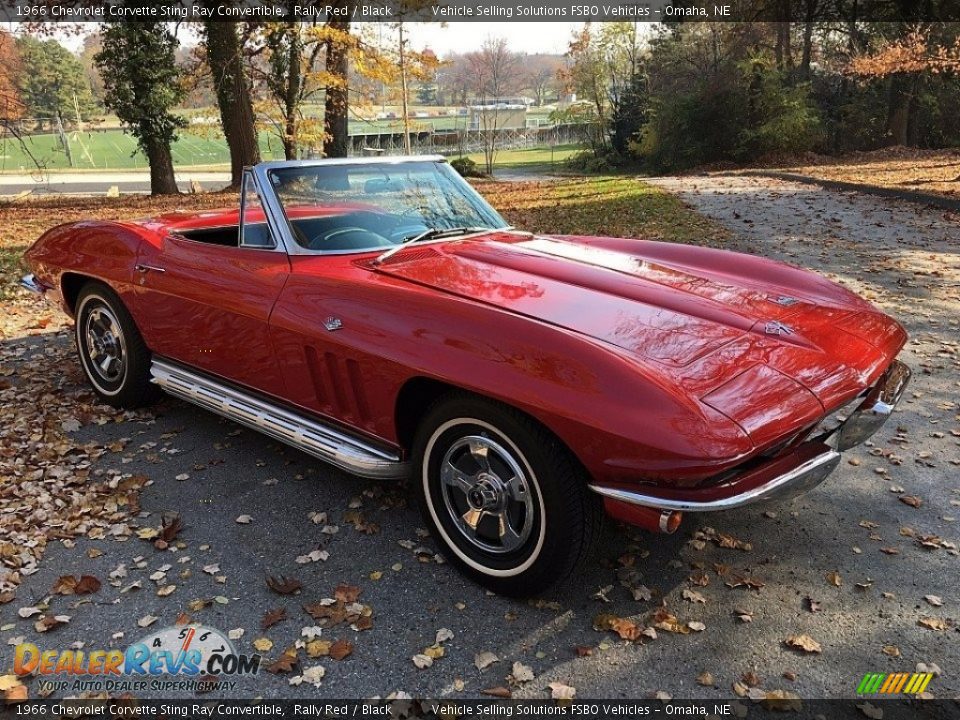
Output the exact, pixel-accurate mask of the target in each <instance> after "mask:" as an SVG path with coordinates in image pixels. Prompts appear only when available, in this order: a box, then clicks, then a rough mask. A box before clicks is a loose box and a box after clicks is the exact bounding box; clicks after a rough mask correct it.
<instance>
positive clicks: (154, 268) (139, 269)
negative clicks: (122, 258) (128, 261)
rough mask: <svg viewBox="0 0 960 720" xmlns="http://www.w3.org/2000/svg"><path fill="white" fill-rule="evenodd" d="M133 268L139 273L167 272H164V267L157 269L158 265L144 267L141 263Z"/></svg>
mask: <svg viewBox="0 0 960 720" xmlns="http://www.w3.org/2000/svg"><path fill="white" fill-rule="evenodd" d="M133 268H134V270H136V271H137V272H139V273H148V272H150V271H151V270H152V271H153V272H159V273H162V272H166V270H164V269H163V268H162V267H157V266H156V265H142V264H140V263H138V264H136V265H134V266H133Z"/></svg>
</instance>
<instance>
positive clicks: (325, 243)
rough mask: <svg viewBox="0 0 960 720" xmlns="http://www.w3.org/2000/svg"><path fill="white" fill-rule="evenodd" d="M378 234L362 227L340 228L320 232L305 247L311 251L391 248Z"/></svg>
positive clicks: (388, 242) (386, 240)
mask: <svg viewBox="0 0 960 720" xmlns="http://www.w3.org/2000/svg"><path fill="white" fill-rule="evenodd" d="M393 245H395V243H393V242H390V240H388V239H387V238H385V237H384V236H383V235H381V234H380V233H375V232H373V231H372V230H367V228H363V227H356V226H351V227H341V228H334V229H332V230H327V231H326V232H322V233H320V234H319V235H317V236H316V237H314V238H313V239H312V240H311V241H310V242H309V244H308V245H307V247H309V248H310V249H311V250H366V249H368V248H372V247H392V246H393Z"/></svg>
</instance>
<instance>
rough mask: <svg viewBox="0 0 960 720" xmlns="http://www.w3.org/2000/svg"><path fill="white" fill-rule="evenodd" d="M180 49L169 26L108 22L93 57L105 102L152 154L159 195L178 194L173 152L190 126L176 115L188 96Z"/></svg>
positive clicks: (153, 178)
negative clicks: (182, 131) (181, 80)
mask: <svg viewBox="0 0 960 720" xmlns="http://www.w3.org/2000/svg"><path fill="white" fill-rule="evenodd" d="M177 45H178V41H177V38H176V36H174V35H173V34H172V33H171V32H170V29H169V27H168V26H167V24H166V23H162V22H147V23H142V22H136V23H124V22H116V23H109V24H107V25H106V27H105V29H104V31H103V49H102V50H101V51H100V52H99V53H97V54H96V56H95V58H94V60H95V62H96V64H97V67H98V68H100V72H101V75H102V77H103V81H104V102H105V103H106V105H107V106H108V107H109V108H110V109H112V110H113V111H114V112H115V113H116V114H117V117H118V118H120V121H121V122H122V123H123V124H124V126H126V127H127V128H128V129H129V130H130V132H131V133H132V134H133V136H134V137H136V139H137V143H138V144H139V146H140V148H141V149H142V150H143V152H144V154H145V155H146V156H147V160H148V162H149V164H150V191H151V192H152V193H153V194H154V195H173V194H177V193H178V192H179V191H178V189H177V183H176V178H175V177H174V173H173V155H172V153H171V150H170V145H171V143H172V142H173V141H174V140H175V139H176V136H177V130H178V129H180V128H183V127H185V126H186V121H185V120H184V119H183V118H182V117H180V116H179V115H176V114H174V113H173V112H172V110H173V108H174V107H176V106H177V104H178V103H179V102H180V101H181V100H182V99H183V96H184V89H183V87H182V86H181V85H180V83H179V81H178V75H179V71H178V69H177V65H176V62H175V52H176V49H177Z"/></svg>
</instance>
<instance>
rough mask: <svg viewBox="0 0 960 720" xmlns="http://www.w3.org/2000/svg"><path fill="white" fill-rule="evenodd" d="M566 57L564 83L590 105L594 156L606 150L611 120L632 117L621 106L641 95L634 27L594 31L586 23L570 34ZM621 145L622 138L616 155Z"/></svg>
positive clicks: (606, 26) (619, 25)
mask: <svg viewBox="0 0 960 720" xmlns="http://www.w3.org/2000/svg"><path fill="white" fill-rule="evenodd" d="M567 56H568V58H569V59H570V67H569V69H568V70H566V71H565V77H566V80H567V83H568V84H569V85H570V86H571V87H572V88H573V89H574V90H575V91H576V92H577V93H578V94H580V95H582V97H583V99H584V100H587V101H589V102H590V103H591V104H592V105H593V107H594V110H595V114H596V125H595V131H594V132H593V133H591V138H592V142H591V144H592V145H593V148H594V151H595V152H604V151H606V150H607V149H608V148H609V143H610V132H609V131H610V126H611V123H612V122H613V120H614V116H619V117H621V118H624V119H625V118H626V117H627V116H628V115H629V116H632V115H633V114H634V113H633V111H632V109H628V108H626V107H625V105H626V104H628V103H629V102H632V101H635V100H637V99H639V98H640V97H641V95H643V94H644V93H643V92H640V91H641V88H643V87H644V86H645V83H644V81H643V80H642V79H641V78H638V75H639V74H640V72H641V69H642V60H641V46H640V42H639V39H638V34H637V28H636V25H635V24H634V23H627V22H621V23H603V24H602V25H601V26H600V27H599V28H597V29H595V28H593V27H592V26H591V25H590V24H589V23H588V24H586V25H585V26H584V27H583V29H582V30H580V31H578V32H577V33H575V34H574V36H573V39H572V40H571V41H570V46H569V51H568V53H567ZM638 92H639V93H640V94H639V95H638ZM644 92H645V91H644ZM628 110H629V112H628ZM640 112H641V113H642V111H640ZM621 141H622V142H621ZM625 142H626V138H622V137H621V138H619V139H618V147H617V149H618V150H619V151H622V149H623V147H624V145H625Z"/></svg>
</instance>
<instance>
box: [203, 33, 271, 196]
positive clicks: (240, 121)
mask: <svg viewBox="0 0 960 720" xmlns="http://www.w3.org/2000/svg"><path fill="white" fill-rule="evenodd" d="M203 33H204V37H205V39H206V46H207V64H208V65H209V66H210V71H211V74H212V75H213V88H214V91H215V92H216V95H217V107H218V108H219V110H220V123H221V125H222V126H223V134H224V136H225V137H226V139H227V146H228V147H229V148H230V185H231V187H235V188H237V187H240V181H241V179H242V178H243V169H244V168H245V167H248V166H250V165H256V164H257V163H258V162H260V146H259V144H258V143H257V130H256V126H255V125H254V119H253V104H252V101H251V99H250V84H249V82H248V79H247V75H246V73H245V71H244V65H243V48H242V45H241V42H240V36H239V32H238V23H236V22H233V21H224V20H223V19H222V18H221V19H217V20H207V21H205V22H204V23H203Z"/></svg>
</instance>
